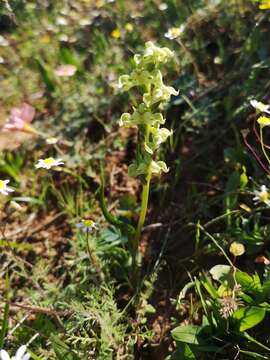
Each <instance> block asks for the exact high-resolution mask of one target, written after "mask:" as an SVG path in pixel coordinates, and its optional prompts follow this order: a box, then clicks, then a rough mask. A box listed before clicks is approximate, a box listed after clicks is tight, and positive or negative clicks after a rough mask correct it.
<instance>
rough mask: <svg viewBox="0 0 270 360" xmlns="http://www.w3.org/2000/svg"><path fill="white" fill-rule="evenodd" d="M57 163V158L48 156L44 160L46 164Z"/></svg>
mask: <svg viewBox="0 0 270 360" xmlns="http://www.w3.org/2000/svg"><path fill="white" fill-rule="evenodd" d="M54 163H55V160H54V159H53V158H48V159H45V160H44V164H45V165H53V164H54Z"/></svg>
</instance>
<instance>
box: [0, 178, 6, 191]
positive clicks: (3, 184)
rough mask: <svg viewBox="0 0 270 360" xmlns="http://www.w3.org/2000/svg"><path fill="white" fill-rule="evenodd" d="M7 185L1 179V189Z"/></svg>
mask: <svg viewBox="0 0 270 360" xmlns="http://www.w3.org/2000/svg"><path fill="white" fill-rule="evenodd" d="M5 187H6V184H5V183H4V181H3V180H0V190H3V189H4V188H5Z"/></svg>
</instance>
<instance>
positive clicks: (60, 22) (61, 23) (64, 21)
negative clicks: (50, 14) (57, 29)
mask: <svg viewBox="0 0 270 360" xmlns="http://www.w3.org/2000/svg"><path fill="white" fill-rule="evenodd" d="M56 24H57V25H59V26H66V25H67V24H68V21H67V19H66V18H64V17H63V16H59V17H58V18H57V19H56Z"/></svg>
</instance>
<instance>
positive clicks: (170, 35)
mask: <svg viewBox="0 0 270 360" xmlns="http://www.w3.org/2000/svg"><path fill="white" fill-rule="evenodd" d="M184 30H185V25H183V24H182V25H181V26H180V27H172V28H170V29H169V30H168V31H167V32H166V33H165V34H164V36H165V37H166V38H167V39H170V40H174V39H176V38H178V37H179V36H180V35H181V34H182V33H183V32H184Z"/></svg>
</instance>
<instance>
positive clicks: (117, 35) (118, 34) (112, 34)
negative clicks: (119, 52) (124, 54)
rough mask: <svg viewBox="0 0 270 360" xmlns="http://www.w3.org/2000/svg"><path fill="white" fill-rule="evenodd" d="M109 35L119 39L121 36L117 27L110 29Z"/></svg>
mask: <svg viewBox="0 0 270 360" xmlns="http://www.w3.org/2000/svg"><path fill="white" fill-rule="evenodd" d="M111 36H112V37H113V38H114V39H119V38H120V37H121V32H120V30H118V29H115V30H113V31H112V33H111Z"/></svg>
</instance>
